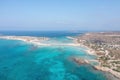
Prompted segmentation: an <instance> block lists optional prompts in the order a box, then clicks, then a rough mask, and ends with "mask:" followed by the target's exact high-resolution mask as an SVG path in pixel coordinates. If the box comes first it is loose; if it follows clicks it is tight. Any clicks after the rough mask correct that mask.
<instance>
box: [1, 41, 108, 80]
mask: <svg viewBox="0 0 120 80" xmlns="http://www.w3.org/2000/svg"><path fill="white" fill-rule="evenodd" d="M54 40H55V39H53V40H52V41H54ZM64 40H65V41H66V39H62V40H61V42H64ZM52 41H51V42H52ZM74 56H77V57H78V56H79V57H81V58H86V59H94V58H95V56H90V55H88V54H87V53H86V52H85V51H84V49H83V48H80V47H72V46H46V47H45V46H40V47H37V46H34V45H32V44H28V43H25V42H22V41H16V40H0V80H106V77H105V76H104V73H103V72H100V71H97V70H95V69H94V68H93V67H92V66H91V65H87V64H86V65H83V64H81V65H78V64H76V63H75V62H74V61H73V60H72V57H74Z"/></svg>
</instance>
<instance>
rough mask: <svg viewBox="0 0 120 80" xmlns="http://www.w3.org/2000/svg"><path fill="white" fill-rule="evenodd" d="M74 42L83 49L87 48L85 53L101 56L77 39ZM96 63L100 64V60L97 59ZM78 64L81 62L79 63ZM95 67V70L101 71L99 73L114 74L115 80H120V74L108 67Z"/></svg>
mask: <svg viewBox="0 0 120 80" xmlns="http://www.w3.org/2000/svg"><path fill="white" fill-rule="evenodd" d="M74 41H75V42H76V43H78V44H80V46H81V47H83V48H85V49H86V50H85V51H86V52H87V53H88V54H90V55H95V56H97V57H99V55H97V54H96V51H95V50H93V49H91V48H89V47H88V46H86V45H83V44H81V43H79V42H77V39H75V40H74ZM96 61H97V62H98V64H99V63H100V61H99V60H97V59H96ZM77 62H79V61H77ZM88 63H89V62H88ZM78 64H79V63H78ZM93 67H94V68H95V69H97V70H99V71H103V72H108V73H110V74H112V75H113V76H114V77H116V79H115V80H120V73H119V72H116V71H113V70H112V69H109V68H108V67H102V66H100V65H93Z"/></svg>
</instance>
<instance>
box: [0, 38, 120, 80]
mask: <svg viewBox="0 0 120 80" xmlns="http://www.w3.org/2000/svg"><path fill="white" fill-rule="evenodd" d="M0 39H10V40H21V41H24V42H27V43H32V44H35V45H39V46H40V45H43V46H50V44H44V43H42V42H41V41H45V40H48V39H49V38H45V37H31V36H0ZM73 40H74V41H75V42H74V44H67V45H68V46H81V47H83V48H85V51H86V52H87V53H88V54H90V55H95V56H98V57H99V55H97V54H96V53H95V51H94V50H93V49H91V48H89V47H88V46H85V45H83V44H80V43H78V42H77V40H76V39H73ZM61 45H62V44H61ZM75 61H76V62H77V63H79V62H80V63H84V62H85V63H87V64H89V62H90V61H89V60H84V61H81V60H80V61H79V59H77V58H76V59H75ZM96 61H97V62H98V63H100V62H99V61H98V60H96ZM93 67H94V68H95V69H97V70H100V71H103V72H109V73H111V74H112V75H114V76H115V77H116V78H119V79H120V73H118V72H115V71H113V70H111V69H109V68H107V67H102V66H100V65H97V66H93ZM119 79H118V80H119Z"/></svg>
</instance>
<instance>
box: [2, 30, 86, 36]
mask: <svg viewBox="0 0 120 80" xmlns="http://www.w3.org/2000/svg"><path fill="white" fill-rule="evenodd" d="M82 33H84V31H83V32H78V31H74V32H72V31H71V32H70V31H0V34H2V35H16V36H36V37H43V36H44V37H63V36H76V35H79V34H82Z"/></svg>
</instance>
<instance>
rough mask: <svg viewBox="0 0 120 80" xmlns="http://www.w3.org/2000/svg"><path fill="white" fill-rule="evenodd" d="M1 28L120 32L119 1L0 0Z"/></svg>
mask: <svg viewBox="0 0 120 80" xmlns="http://www.w3.org/2000/svg"><path fill="white" fill-rule="evenodd" d="M0 30H24V31H25V30H37V31H39V30H40V31H41V30H46V31H49V30H68V31H71V30H84V31H89V30H90V31H91V30H93V31H100V30H104V31H120V0H0Z"/></svg>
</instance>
